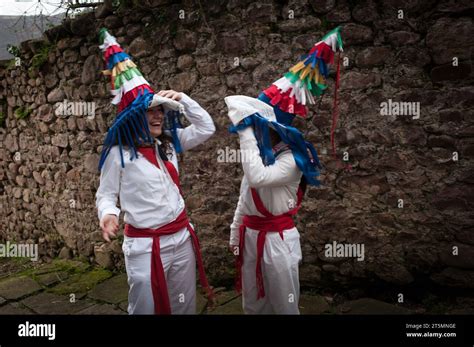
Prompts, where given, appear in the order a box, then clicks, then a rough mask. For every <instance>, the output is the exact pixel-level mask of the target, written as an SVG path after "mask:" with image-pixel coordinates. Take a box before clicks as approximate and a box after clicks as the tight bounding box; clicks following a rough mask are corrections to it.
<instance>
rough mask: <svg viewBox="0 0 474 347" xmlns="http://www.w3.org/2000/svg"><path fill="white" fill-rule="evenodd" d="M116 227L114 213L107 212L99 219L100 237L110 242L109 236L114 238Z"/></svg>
mask: <svg viewBox="0 0 474 347" xmlns="http://www.w3.org/2000/svg"><path fill="white" fill-rule="evenodd" d="M118 227H119V224H118V218H117V216H116V215H114V214H107V215H105V216H104V217H102V219H101V220H100V228H101V229H102V237H103V238H104V240H105V241H107V242H110V238H115V236H116V234H117V231H118Z"/></svg>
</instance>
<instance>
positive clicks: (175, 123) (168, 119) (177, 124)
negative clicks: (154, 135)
mask: <svg viewBox="0 0 474 347" xmlns="http://www.w3.org/2000/svg"><path fill="white" fill-rule="evenodd" d="M179 115H180V113H179V111H168V112H166V116H165V124H164V130H168V131H169V132H170V133H171V138H172V140H173V146H174V149H175V151H176V153H182V152H183V149H182V147H181V142H180V141H179V137H178V128H183V125H182V124H181V121H180V120H179Z"/></svg>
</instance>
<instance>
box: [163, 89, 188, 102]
mask: <svg viewBox="0 0 474 347" xmlns="http://www.w3.org/2000/svg"><path fill="white" fill-rule="evenodd" d="M158 95H159V96H162V97H164V98H169V99H172V100H176V101H180V100H181V96H182V93H180V92H177V91H175V90H160V91H159V92H158Z"/></svg>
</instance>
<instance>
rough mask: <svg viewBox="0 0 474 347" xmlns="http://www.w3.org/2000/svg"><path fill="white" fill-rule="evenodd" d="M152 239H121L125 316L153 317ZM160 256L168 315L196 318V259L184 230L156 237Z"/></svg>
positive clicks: (187, 232)
mask: <svg viewBox="0 0 474 347" xmlns="http://www.w3.org/2000/svg"><path fill="white" fill-rule="evenodd" d="M152 244H153V239H152V238H148V237H127V236H124V242H123V245H122V249H123V253H124V255H125V267H126V270H127V276H128V285H129V287H130V290H129V293H128V313H129V314H154V312H155V306H154V301H153V293H152V290H151V250H152ZM160 254H161V262H162V264H163V270H164V272H165V277H166V283H167V287H168V295H169V299H170V306H171V313H172V314H196V258H195V254H194V249H193V245H192V241H191V236H190V234H189V231H188V230H187V229H186V228H183V229H182V230H180V231H179V232H177V233H174V234H171V235H163V236H160Z"/></svg>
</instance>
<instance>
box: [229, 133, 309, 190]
mask: <svg viewBox="0 0 474 347" xmlns="http://www.w3.org/2000/svg"><path fill="white" fill-rule="evenodd" d="M238 133H239V137H240V149H241V150H242V153H243V155H244V158H243V160H242V168H243V170H244V174H245V177H246V178H247V180H248V182H249V186H250V187H252V188H260V187H275V186H282V185H285V184H288V183H291V182H294V181H297V180H298V179H299V175H300V171H299V169H298V166H297V165H296V162H295V159H294V157H293V154H292V153H291V151H287V152H284V153H282V154H280V155H279V156H278V158H276V160H275V163H274V164H273V165H269V166H265V165H264V164H263V161H262V158H261V157H260V154H259V153H260V152H259V149H258V146H257V139H256V138H255V135H254V132H253V129H252V128H251V127H247V128H245V129H243V130H240V131H239V132H238Z"/></svg>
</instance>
